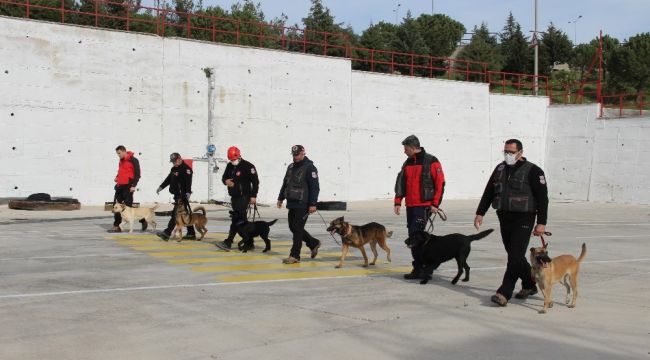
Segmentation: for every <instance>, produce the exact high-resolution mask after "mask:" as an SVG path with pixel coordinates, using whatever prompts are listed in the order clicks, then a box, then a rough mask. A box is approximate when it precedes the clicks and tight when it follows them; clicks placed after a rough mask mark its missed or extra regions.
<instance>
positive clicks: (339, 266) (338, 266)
mask: <svg viewBox="0 0 650 360" xmlns="http://www.w3.org/2000/svg"><path fill="white" fill-rule="evenodd" d="M341 266H343V265H336V266H335V268H337V269H340V268H341Z"/></svg>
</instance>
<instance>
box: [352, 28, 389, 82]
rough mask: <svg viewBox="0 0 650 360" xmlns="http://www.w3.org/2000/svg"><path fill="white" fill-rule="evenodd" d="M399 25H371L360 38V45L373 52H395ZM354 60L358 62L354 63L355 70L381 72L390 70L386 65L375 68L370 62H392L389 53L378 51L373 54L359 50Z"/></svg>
mask: <svg viewBox="0 0 650 360" xmlns="http://www.w3.org/2000/svg"><path fill="white" fill-rule="evenodd" d="M397 30H398V27H397V25H394V24H391V23H387V22H383V21H381V22H379V23H378V24H374V25H373V24H370V26H369V27H368V28H367V29H366V30H364V31H363V33H362V34H361V36H360V37H359V45H360V46H361V47H362V48H364V49H373V50H385V51H391V50H393V45H394V44H395V43H396V42H397V40H398V38H397ZM353 57H354V59H358V60H357V61H353V62H352V67H353V69H355V70H374V71H380V72H387V71H388V70H389V67H388V65H386V64H381V63H379V64H377V63H375V64H374V66H373V65H372V64H371V63H370V60H374V61H378V62H390V61H391V57H390V55H389V54H388V53H386V52H382V51H378V52H372V51H370V50H357V51H355V53H354V54H353Z"/></svg>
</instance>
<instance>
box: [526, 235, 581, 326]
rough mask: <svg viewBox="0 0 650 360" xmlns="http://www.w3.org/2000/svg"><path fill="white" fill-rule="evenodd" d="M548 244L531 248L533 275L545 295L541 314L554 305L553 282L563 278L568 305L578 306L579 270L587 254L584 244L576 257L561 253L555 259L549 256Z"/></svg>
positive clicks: (571, 306)
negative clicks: (571, 296) (571, 295)
mask: <svg viewBox="0 0 650 360" xmlns="http://www.w3.org/2000/svg"><path fill="white" fill-rule="evenodd" d="M547 247H548V244H544V246H542V247H538V248H530V263H531V265H532V275H533V277H534V278H535V280H536V281H537V286H539V289H540V290H541V291H542V294H543V295H544V308H543V309H542V310H540V311H539V313H540V314H544V313H546V311H547V310H548V308H551V307H553V298H552V297H551V290H552V289H553V284H555V283H556V282H558V281H560V280H562V284H563V285H564V287H566V300H565V302H566V304H567V307H570V308H573V307H575V306H576V297H577V296H578V270H580V262H582V259H584V258H585V255H587V246H586V245H585V244H584V243H583V244H582V252H580V256H579V257H578V259H576V258H575V257H574V256H573V255H560V256H557V257H555V258H553V260H551V258H549V257H548V250H547ZM571 293H572V294H573V299H572V300H571V302H570V303H569V294H571Z"/></svg>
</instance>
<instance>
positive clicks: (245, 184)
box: [215, 146, 260, 250]
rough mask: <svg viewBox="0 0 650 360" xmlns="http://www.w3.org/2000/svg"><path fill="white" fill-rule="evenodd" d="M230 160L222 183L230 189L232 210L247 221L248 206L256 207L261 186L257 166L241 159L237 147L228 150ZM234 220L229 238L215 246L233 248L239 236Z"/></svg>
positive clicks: (226, 248) (224, 248) (234, 218)
mask: <svg viewBox="0 0 650 360" xmlns="http://www.w3.org/2000/svg"><path fill="white" fill-rule="evenodd" d="M228 160H229V161H230V162H229V163H228V165H226V169H225V170H224V172H223V176H222V177H221V182H223V184H224V185H226V186H227V187H228V195H230V203H231V204H232V210H233V211H235V212H237V213H239V218H240V219H245V218H246V210H247V209H248V205H249V204H251V205H254V204H255V203H256V202H257V191H258V189H259V185H260V180H259V178H258V176H257V169H255V165H253V164H251V163H250V162H248V161H246V160H244V159H242V158H241V152H240V151H239V149H238V148H237V147H236V146H231V147H229V148H228ZM232 219H233V222H232V224H230V232H229V233H228V237H227V238H226V239H225V240H224V241H221V242H218V243H216V244H215V245H217V247H219V248H221V249H223V250H229V249H230V248H231V247H232V242H233V240H234V239H235V235H236V234H237V226H236V223H235V220H236V219H237V217H236V216H233V217H232ZM246 250H251V249H246Z"/></svg>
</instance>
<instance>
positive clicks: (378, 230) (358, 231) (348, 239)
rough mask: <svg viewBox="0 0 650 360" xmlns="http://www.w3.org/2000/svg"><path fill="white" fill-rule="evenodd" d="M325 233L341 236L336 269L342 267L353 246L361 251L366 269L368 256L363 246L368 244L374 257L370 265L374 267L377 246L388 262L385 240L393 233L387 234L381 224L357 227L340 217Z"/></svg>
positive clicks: (388, 251)
mask: <svg viewBox="0 0 650 360" xmlns="http://www.w3.org/2000/svg"><path fill="white" fill-rule="evenodd" d="M327 231H329V232H330V233H332V234H334V233H337V234H339V235H341V240H342V243H343V244H342V248H343V249H342V253H341V261H340V262H339V264H338V265H336V267H337V268H340V267H341V266H343V260H345V257H346V256H347V254H348V250H349V249H350V246H354V247H355V248H357V249H359V250H360V251H361V255H363V261H364V264H363V266H364V267H368V256H366V250H365V249H364V245H366V244H368V243H370V250H372V254H373V255H374V258H373V259H372V262H371V263H370V265H375V262H376V261H377V244H379V246H380V247H381V248H382V249H384V251H386V259H387V260H388V261H389V262H390V248H389V247H388V245H386V238H389V237H391V236H392V235H393V232H392V231H388V232H387V231H386V228H385V227H384V225H382V224H379V223H376V222H371V223H368V224H365V225H361V226H357V225H352V224H350V223H349V222H346V221H345V219H344V218H343V217H340V218H336V219H334V220H332V221H331V222H330V226H329V227H328V228H327Z"/></svg>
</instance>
